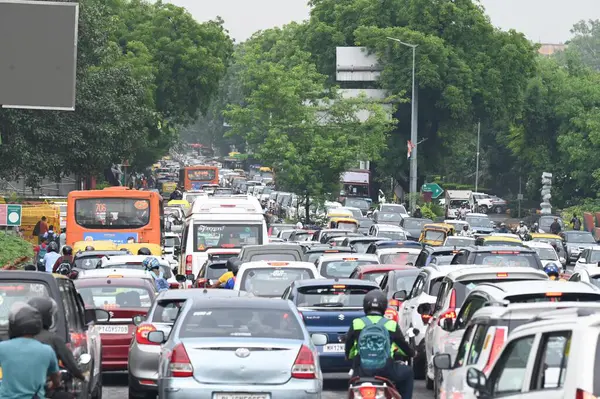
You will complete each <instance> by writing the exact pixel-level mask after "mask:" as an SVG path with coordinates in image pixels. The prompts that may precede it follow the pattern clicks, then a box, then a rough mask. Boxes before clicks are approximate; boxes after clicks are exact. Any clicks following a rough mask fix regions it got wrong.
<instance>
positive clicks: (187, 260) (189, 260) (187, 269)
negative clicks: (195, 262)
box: [185, 255, 192, 274]
mask: <svg viewBox="0 0 600 399" xmlns="http://www.w3.org/2000/svg"><path fill="white" fill-rule="evenodd" d="M185 274H192V255H188V256H186V257H185Z"/></svg>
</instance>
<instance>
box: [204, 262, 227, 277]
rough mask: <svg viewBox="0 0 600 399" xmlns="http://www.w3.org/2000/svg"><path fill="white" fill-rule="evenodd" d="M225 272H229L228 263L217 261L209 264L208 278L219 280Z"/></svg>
mask: <svg viewBox="0 0 600 399" xmlns="http://www.w3.org/2000/svg"><path fill="white" fill-rule="evenodd" d="M225 272H227V265H226V264H225V263H216V264H214V265H210V266H208V270H207V271H206V278H207V279H209V280H218V279H219V277H221V276H222V275H223V274H225Z"/></svg>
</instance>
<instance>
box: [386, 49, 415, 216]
mask: <svg viewBox="0 0 600 399" xmlns="http://www.w3.org/2000/svg"><path fill="white" fill-rule="evenodd" d="M388 39H389V40H393V41H395V42H398V43H400V44H402V45H404V46H406V47H410V48H412V99H411V103H412V104H411V105H412V111H411V115H410V141H411V143H412V144H413V145H414V147H413V149H412V150H411V152H410V193H411V194H412V195H411V199H410V209H411V211H413V212H414V210H415V205H416V200H417V199H416V198H415V197H416V196H415V194H416V193H417V192H418V190H417V149H418V145H417V140H418V135H417V130H418V109H419V107H418V101H419V99H418V94H417V83H416V77H415V69H416V62H417V47H418V46H419V45H418V44H410V43H405V42H403V41H401V40H400V39H395V38H393V37H388Z"/></svg>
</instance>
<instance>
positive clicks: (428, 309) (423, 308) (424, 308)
mask: <svg viewBox="0 0 600 399" xmlns="http://www.w3.org/2000/svg"><path fill="white" fill-rule="evenodd" d="M432 311H433V305H432V304H430V303H422V304H420V305H419V306H417V313H418V314H420V315H430V314H431V313H433V312H432Z"/></svg>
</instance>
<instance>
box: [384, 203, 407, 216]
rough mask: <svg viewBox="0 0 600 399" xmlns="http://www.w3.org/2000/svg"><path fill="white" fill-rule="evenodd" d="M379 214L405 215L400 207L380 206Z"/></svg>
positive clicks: (403, 209) (404, 211) (404, 210)
mask: <svg viewBox="0 0 600 399" xmlns="http://www.w3.org/2000/svg"><path fill="white" fill-rule="evenodd" d="M381 212H393V213H402V214H406V213H407V212H406V208H404V207H403V206H402V205H381Z"/></svg>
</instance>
